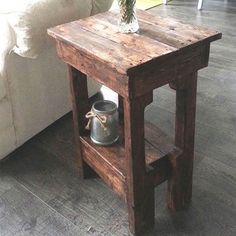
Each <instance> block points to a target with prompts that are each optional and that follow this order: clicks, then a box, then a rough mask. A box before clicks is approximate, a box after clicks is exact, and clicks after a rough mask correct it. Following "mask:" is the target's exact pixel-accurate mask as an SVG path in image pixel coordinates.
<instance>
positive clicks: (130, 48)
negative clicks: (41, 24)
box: [48, 10, 221, 75]
mask: <svg viewBox="0 0 236 236" xmlns="http://www.w3.org/2000/svg"><path fill="white" fill-rule="evenodd" d="M137 12H138V19H139V24H140V31H139V32H138V33H134V34H123V33H119V32H118V24H117V21H118V17H119V14H118V13H117V12H106V13H101V14H97V15H95V16H92V17H88V18H85V19H80V20H78V21H74V22H70V23H67V24H64V25H60V26H57V27H54V28H52V29H49V31H48V33H49V34H50V35H51V36H53V37H54V38H56V39H58V40H59V41H63V42H65V43H69V44H70V45H72V46H73V47H75V48H77V49H79V50H81V52H83V53H85V54H86V55H87V57H88V58H93V59H94V63H96V61H97V62H101V63H103V64H104V65H106V66H107V67H110V68H112V69H114V70H116V71H117V72H118V73H119V74H122V75H125V74H127V72H128V71H129V70H130V69H131V68H136V69H137V68H138V67H141V66H142V65H143V64H145V63H147V62H149V61H152V60H155V62H156V63H157V62H158V60H160V59H161V58H162V56H165V55H167V54H171V53H173V52H178V51H179V50H181V49H183V48H189V47H194V46H195V45H196V44H202V43H208V42H211V41H213V40H216V39H219V38H221V34H220V33H218V32H216V31H212V30H208V29H206V28H204V27H200V26H192V25H189V24H185V23H181V22H179V21H177V20H175V19H172V18H169V17H165V18H163V17H160V16H155V15H153V14H150V13H148V12H145V11H141V10H138V11H137ZM172 55H173V56H175V55H176V54H175V53H173V54H172Z"/></svg>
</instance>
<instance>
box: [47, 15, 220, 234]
mask: <svg viewBox="0 0 236 236" xmlns="http://www.w3.org/2000/svg"><path fill="white" fill-rule="evenodd" d="M138 15H139V17H140V22H141V29H140V32H139V33H136V34H132V35H130V34H121V33H118V32H117V31H116V27H117V26H116V24H117V23H116V21H114V19H117V18H118V14H117V13H114V12H107V13H103V14H99V15H96V16H93V17H90V18H87V19H82V20H79V21H74V22H71V23H68V24H65V25H61V26H57V27H55V28H53V29H50V30H49V31H48V32H49V34H50V35H51V36H53V37H54V38H55V39H56V41H57V52H58V55H59V57H60V58H61V59H62V60H63V61H64V62H66V63H67V64H69V65H71V66H73V67H75V68H76V69H77V70H79V71H80V72H78V75H79V74H81V75H83V74H87V75H88V76H91V77H92V78H93V79H94V80H97V81H98V82H100V83H102V84H105V85H106V86H108V87H110V88H111V89H113V90H114V91H116V92H118V94H119V96H120V97H119V103H120V105H121V111H122V112H123V118H122V120H123V123H124V128H121V131H122V130H123V134H124V135H123V136H122V137H121V142H120V144H115V145H113V146H112V147H97V146H96V145H94V144H93V143H92V142H91V141H90V139H89V138H88V136H86V135H85V133H84V134H83V133H81V135H80V134H79V133H78V132H79V131H78V130H79V129H80V128H81V127H82V126H81V127H80V126H79V125H78V124H82V123H84V121H83V120H84V115H85V113H84V111H85V110H84V109H83V107H84V105H85V103H84V102H87V101H88V98H87V96H85V94H84V93H83V91H80V93H79V90H78V91H76V92H75V91H74V90H72V95H73V96H75V97H76V98H74V99H73V100H75V101H76V100H77V103H76V106H77V107H76V106H74V109H73V112H74V113H75V117H76V118H78V121H77V122H76V123H75V129H76V134H77V139H78V136H79V135H80V136H81V137H80V142H78V144H82V145H81V146H79V145H78V150H79V151H81V152H82V154H83V155H82V156H83V158H81V156H80V162H81V164H82V169H83V171H84V172H87V171H88V170H89V169H88V168H89V167H88V166H90V167H91V168H92V169H94V170H95V171H96V172H97V173H98V175H99V176H101V177H102V179H103V180H105V182H106V183H107V184H108V185H109V186H110V187H112V188H113V190H114V191H115V192H116V193H118V195H119V196H121V197H122V198H123V199H125V200H126V203H127V207H128V219H129V229H130V232H131V233H133V234H134V235H135V236H139V235H142V234H143V232H144V230H146V229H148V228H150V227H152V226H153V225H154V213H155V212H154V209H155V206H154V205H155V204H154V203H155V201H154V186H155V185H156V184H160V183H161V182H163V181H165V180H166V179H168V183H169V185H168V206H169V207H170V208H171V209H173V210H179V209H183V208H185V207H186V206H188V205H189V203H190V201H191V196H192V171H193V156H194V131H195V110H196V81H197V71H198V70H199V69H201V68H203V67H206V66H207V65H208V60H209V50H210V43H211V42H212V41H214V40H217V39H219V38H221V33H219V32H216V31H210V30H208V29H205V28H203V27H198V26H191V25H188V24H183V23H180V22H177V21H176V20H174V19H171V18H165V19H163V18H161V17H159V16H158V17H157V16H154V15H151V14H148V13H146V12H144V11H139V12H138ZM142 27H143V28H142ZM153 31H154V32H153ZM157 35H160V36H159V37H158V36H157ZM76 69H74V70H76ZM102 74H103V76H102ZM187 75H190V76H189V77H188V78H187ZM81 79H82V78H81ZM73 81H75V79H73ZM82 81H83V80H81V81H80V82H78V83H82ZM84 81H85V82H86V78H85V80H84ZM168 83H170V84H175V85H176V101H177V103H176V108H177V109H176V136H175V137H176V138H175V143H176V146H177V147H174V148H173V146H169V145H168V144H166V140H165V139H163V138H162V137H161V136H159V137H156V136H155V134H154V132H153V131H152V132H151V138H150V140H147V143H148V145H145V125H144V110H145V107H146V106H147V105H149V104H150V103H151V102H152V101H153V89H155V88H158V87H161V86H163V85H165V84H168ZM84 85H85V84H83V83H82V87H81V89H86V87H85V86H84ZM77 97H78V98H77ZM79 100H80V101H79ZM80 107H82V108H80ZM78 112H79V116H78ZM77 116H78V117H77ZM121 123H122V122H121ZM150 130H152V127H149V131H150ZM154 130H155V131H157V130H156V129H154ZM149 133H150V132H149ZM147 134H148V132H146V136H147ZM157 135H158V133H157ZM146 138H147V137H146ZM153 141H154V144H152V142H153ZM146 146H147V147H148V148H146ZM156 146H157V147H158V149H159V151H157V154H158V155H159V157H157V154H156V153H155V154H154V149H156ZM162 146H164V148H162ZM159 147H160V148H159ZM146 156H147V157H148V158H146ZM161 157H162V158H161ZM178 157H180V158H178ZM83 162H86V163H87V167H86V166H85V165H83ZM148 162H149V163H148ZM159 163H160V164H159ZM86 169H87V170H86ZM89 172H91V171H89Z"/></svg>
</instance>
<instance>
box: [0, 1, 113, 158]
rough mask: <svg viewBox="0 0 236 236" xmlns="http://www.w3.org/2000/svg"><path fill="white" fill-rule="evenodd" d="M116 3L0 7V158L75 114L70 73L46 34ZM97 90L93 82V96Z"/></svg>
mask: <svg viewBox="0 0 236 236" xmlns="http://www.w3.org/2000/svg"><path fill="white" fill-rule="evenodd" d="M112 1H113V0H20V1H19V0H8V1H1V2H0V159H2V158H4V157H5V156H7V155H8V154H9V153H11V152H12V151H13V150H14V149H16V148H17V147H19V146H20V145H22V144H23V143H24V142H26V141H27V140H28V139H30V138H31V137H32V136H34V135H35V134H37V133H38V132H39V131H41V130H43V129H44V128H45V127H47V126H48V125H50V124H51V123H52V122H54V121H55V120H57V119H58V118H60V117H61V116H63V115H64V114H65V113H67V112H68V111H69V110H70V109H71V108H70V101H69V89H68V87H69V86H68V80H67V79H66V77H67V69H66V66H65V65H64V64H63V63H62V62H60V61H59V60H58V59H57V56H56V53H55V46H54V44H53V42H51V41H50V39H49V37H47V34H46V29H47V28H49V27H52V26H54V25H58V24H61V23H65V22H68V21H72V20H75V19H78V18H82V17H86V16H89V15H92V14H96V13H98V12H101V11H106V10H108V9H109V8H110V6H111V4H112ZM98 89H99V85H97V84H94V82H91V81H90V83H89V93H90V95H92V94H94V93H95V92H97V91H98Z"/></svg>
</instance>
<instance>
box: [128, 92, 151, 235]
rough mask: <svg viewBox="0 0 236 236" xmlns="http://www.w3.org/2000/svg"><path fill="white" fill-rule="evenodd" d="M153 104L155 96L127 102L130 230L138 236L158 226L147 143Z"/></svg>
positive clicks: (148, 95)
mask: <svg viewBox="0 0 236 236" xmlns="http://www.w3.org/2000/svg"><path fill="white" fill-rule="evenodd" d="M150 95H151V96H150ZM151 102H152V93H151V94H147V95H146V96H143V97H140V98H138V99H135V100H127V99H124V138H125V166H126V170H127V179H126V182H127V206H128V217H129V229H130V232H131V233H133V234H134V235H142V234H143V231H144V230H145V229H147V228H149V227H152V226H153V224H154V214H155V212H154V209H155V208H154V204H155V201H154V186H153V185H152V183H151V182H148V181H146V163H145V141H144V136H145V135H144V109H145V107H146V106H147V105H148V104H150V103H151Z"/></svg>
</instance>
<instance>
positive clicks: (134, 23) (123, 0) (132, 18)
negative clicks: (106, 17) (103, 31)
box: [118, 0, 139, 33]
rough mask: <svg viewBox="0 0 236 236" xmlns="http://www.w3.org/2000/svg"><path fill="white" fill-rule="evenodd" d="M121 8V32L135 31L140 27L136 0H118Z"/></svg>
mask: <svg viewBox="0 0 236 236" xmlns="http://www.w3.org/2000/svg"><path fill="white" fill-rule="evenodd" d="M118 4H119V8H120V19H119V32H121V33H135V32H137V31H138V29H139V24H138V19H137V14H136V9H135V4H136V0H118Z"/></svg>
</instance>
